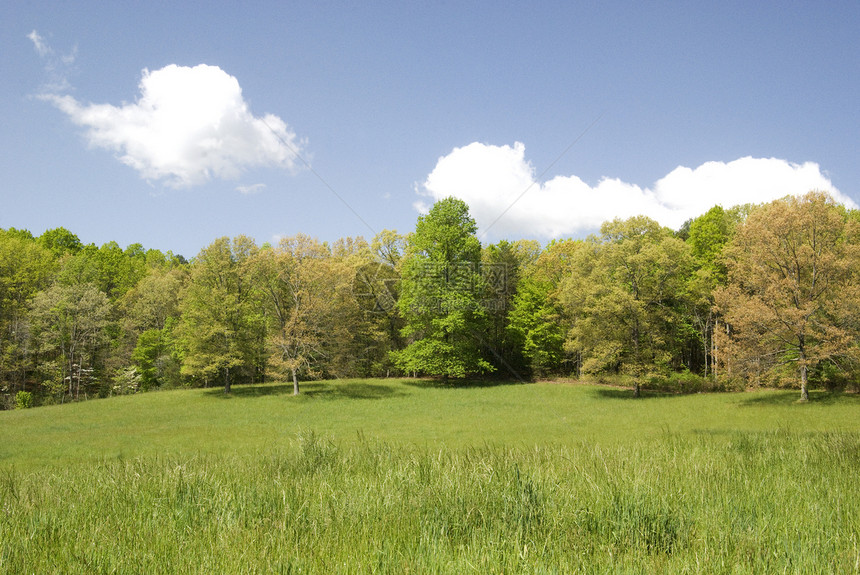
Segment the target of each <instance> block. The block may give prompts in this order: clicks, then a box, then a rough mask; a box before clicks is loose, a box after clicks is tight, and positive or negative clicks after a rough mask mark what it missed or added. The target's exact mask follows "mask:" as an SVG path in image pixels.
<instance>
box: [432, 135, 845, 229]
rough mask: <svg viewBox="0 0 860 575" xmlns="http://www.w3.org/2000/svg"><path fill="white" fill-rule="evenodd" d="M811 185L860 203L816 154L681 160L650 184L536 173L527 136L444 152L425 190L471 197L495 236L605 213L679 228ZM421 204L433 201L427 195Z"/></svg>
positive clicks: (591, 222)
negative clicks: (692, 164)
mask: <svg viewBox="0 0 860 575" xmlns="http://www.w3.org/2000/svg"><path fill="white" fill-rule="evenodd" d="M810 190H825V191H829V192H830V194H831V195H832V196H833V197H834V198H835V199H836V200H837V201H839V202H842V203H844V204H845V205H846V206H849V207H857V206H856V204H855V203H854V202H853V201H852V200H851V199H850V198H848V197H847V196H845V195H844V194H842V193H841V192H839V190H837V189H836V188H835V187H834V186H833V184H832V183H831V181H830V180H829V179H828V178H827V177H826V176H825V175H824V174H823V173H822V171H821V169H820V168H819V166H818V164H815V163H813V162H805V163H803V164H795V163H791V162H788V161H786V160H781V159H777V158H751V157H745V158H740V159H737V160H734V161H731V162H706V163H704V164H702V165H700V166H698V167H696V168H688V167H684V166H678V167H677V168H675V169H674V170H672V171H671V172H670V173H668V174H667V175H666V176H664V177H663V178H661V179H659V180H658V181H657V182H656V183H654V184H653V185H652V186H650V187H644V188H643V187H640V186H639V185H637V184H633V183H629V182H624V181H621V180H620V179H617V178H609V177H604V178H602V179H601V180H600V181H599V182H597V184H595V185H589V184H588V183H586V182H584V181H583V180H581V179H580V178H578V177H577V176H575V175H570V176H556V177H554V178H552V179H550V180H547V181H544V182H541V181H537V179H536V176H535V168H534V167H533V166H532V164H531V162H529V161H528V160H526V157H525V145H523V144H522V143H520V142H517V143H515V144H514V145H513V146H507V145H504V146H495V145H489V144H483V143H479V142H474V143H472V144H469V145H467V146H464V147H461V148H455V149H454V150H453V151H451V153H449V154H448V155H446V156H443V157H441V158H439V160H438V161H437V163H436V167H435V168H434V169H433V171H432V172H430V174H429V175H428V176H427V179H426V180H425V181H424V182H423V184H422V185H421V186H419V188H418V193H419V194H421V195H423V196H426V197H429V198H430V199H431V200H432V201H436V200H439V199H442V198H445V197H448V196H454V197H457V198H460V199H462V200H464V201H465V202H467V203H468V204H469V206H470V209H471V213H472V216H473V217H474V218H475V220H476V221H477V223H478V226H479V229H480V230H481V231H482V233H485V234H487V235H490V236H492V237H500V238H504V237H509V238H510V237H536V238H543V239H550V238H557V237H563V236H577V235H584V234H587V233H590V232H593V231H595V230H597V229H598V228H599V227H600V224H602V223H603V222H605V221H609V220H612V219H614V218H628V217H632V216H636V215H645V216H648V217H651V218H653V219H655V220H657V221H658V222H660V223H661V224H662V225H664V226H668V227H670V228H673V229H677V228H679V227H680V226H681V225H682V224H683V223H684V222H685V221H686V220H688V219H690V218H694V217H696V216H699V215H701V214H703V213H705V212H706V211H707V210H708V209H710V208H711V207H713V206H714V205H718V204H719V205H722V206H724V207H730V206H734V205H738V204H745V203H761V202H767V201H770V200H774V199H777V198H781V197H784V196H787V195H802V194H804V193H806V192H808V191H810ZM415 207H416V209H418V210H419V211H425V210H426V209H427V208H428V206H427V203H426V202H423V201H418V202H416V203H415Z"/></svg>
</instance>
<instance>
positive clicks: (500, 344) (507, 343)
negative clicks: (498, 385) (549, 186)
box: [481, 240, 541, 378]
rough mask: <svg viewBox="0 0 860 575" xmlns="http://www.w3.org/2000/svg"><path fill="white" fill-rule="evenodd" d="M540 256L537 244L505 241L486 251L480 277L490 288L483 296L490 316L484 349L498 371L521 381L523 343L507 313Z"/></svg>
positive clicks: (523, 357)
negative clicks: (526, 270) (525, 274)
mask: <svg viewBox="0 0 860 575" xmlns="http://www.w3.org/2000/svg"><path fill="white" fill-rule="evenodd" d="M540 252H541V248H540V243H538V242H537V241H534V240H517V241H514V242H509V241H507V240H502V241H500V242H498V243H496V244H492V245H489V246H487V247H486V248H484V250H483V252H482V257H481V259H482V262H481V266H482V269H481V275H482V276H483V279H484V280H485V283H486V284H487V293H486V295H484V296H483V299H484V301H485V303H486V305H484V308H485V309H486V312H487V325H488V328H487V333H486V336H485V344H484V345H485V347H486V348H488V349H489V350H490V353H491V358H492V359H491V361H492V363H493V364H494V367H495V369H496V370H504V371H507V372H509V373H510V375H512V376H513V377H516V378H520V377H521V374H523V373H525V371H527V369H528V366H527V361H526V359H525V356H524V355H523V348H522V345H521V342H520V341H519V339H518V338H517V336H516V334H515V333H513V332H511V331H510V330H509V329H508V327H509V316H508V313H509V312H510V310H511V309H512V308H513V305H514V301H515V297H516V296H517V293H518V290H519V288H520V284H521V283H522V281H523V274H524V271H525V269H526V268H527V267H528V266H530V265H532V264H533V263H534V261H535V260H536V259H537V257H538V255H539V254H540Z"/></svg>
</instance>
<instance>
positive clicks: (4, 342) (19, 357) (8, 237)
mask: <svg viewBox="0 0 860 575" xmlns="http://www.w3.org/2000/svg"><path fill="white" fill-rule="evenodd" d="M55 270H56V261H55V259H54V257H53V255H52V253H51V252H50V251H48V250H47V249H45V248H43V247H42V246H41V245H39V244H38V243H37V242H35V241H34V240H33V238H32V236H31V235H29V232H28V233H27V234H23V233H21V232H19V231H18V230H14V229H13V230H6V231H3V230H0V389H3V390H4V392H6V393H9V394H11V395H14V393H15V392H16V391H17V390H22V391H26V390H25V386H26V384H27V380H28V377H29V375H30V373H31V372H32V369H33V365H32V359H33V349H32V346H31V337H30V335H31V334H30V331H31V330H30V321H29V307H30V303H31V302H32V300H33V297H34V296H35V295H36V294H37V293H38V292H39V291H41V290H43V289H45V288H47V287H48V285H49V283H50V281H51V280H52V278H53V275H54V273H55Z"/></svg>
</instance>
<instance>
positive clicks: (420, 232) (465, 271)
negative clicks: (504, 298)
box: [392, 198, 493, 379]
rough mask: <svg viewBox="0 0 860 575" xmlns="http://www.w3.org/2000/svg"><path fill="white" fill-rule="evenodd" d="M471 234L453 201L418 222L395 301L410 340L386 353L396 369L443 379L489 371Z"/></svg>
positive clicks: (477, 248)
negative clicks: (484, 349) (395, 365)
mask: <svg viewBox="0 0 860 575" xmlns="http://www.w3.org/2000/svg"><path fill="white" fill-rule="evenodd" d="M476 231H477V226H476V224H475V220H473V219H472V217H471V216H470V215H469V208H468V206H467V205H466V203H465V202H463V201H462V200H459V199H456V198H447V199H444V200H440V201H438V202H436V204H434V205H433V207H432V208H431V209H430V211H429V213H428V214H427V215H424V216H420V217H419V218H418V223H417V225H416V228H415V233H413V234H412V235H411V236H410V239H409V249H408V253H407V256H406V259H405V262H404V265H403V279H402V283H401V286H402V288H401V294H400V300H399V302H398V305H399V309H400V313H401V314H402V315H403V317H404V319H405V321H406V326H405V327H404V329H403V335H404V337H406V338H408V339H410V340H411V341H410V343H409V344H408V345H407V346H406V348H404V349H403V350H401V351H398V352H393V354H392V357H393V358H394V361H395V363H396V364H397V365H398V366H399V367H400V368H401V369H402V370H404V371H406V372H410V373H424V374H429V375H441V376H443V377H445V378H446V379H447V378H448V377H465V376H466V375H468V374H474V373H482V372H487V371H492V370H493V366H492V365H491V364H490V363H489V362H488V361H487V360H486V359H485V357H484V356H483V354H482V344H481V339H482V337H483V334H485V333H486V330H487V313H486V310H485V309H484V295H485V294H486V286H485V284H484V281H483V279H482V277H481V273H480V270H481V267H480V266H481V244H480V242H479V241H478V238H477V236H476V235H475V234H476Z"/></svg>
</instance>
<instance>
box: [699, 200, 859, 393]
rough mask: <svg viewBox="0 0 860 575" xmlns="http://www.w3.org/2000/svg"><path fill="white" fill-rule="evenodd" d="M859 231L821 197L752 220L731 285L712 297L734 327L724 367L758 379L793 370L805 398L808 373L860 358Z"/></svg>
mask: <svg viewBox="0 0 860 575" xmlns="http://www.w3.org/2000/svg"><path fill="white" fill-rule="evenodd" d="M857 234H858V229H857V226H856V225H855V224H854V222H851V221H848V220H847V219H846V217H845V214H844V212H843V211H842V210H840V209H839V208H838V207H837V206H836V205H835V203H834V202H833V200H832V198H830V197H829V196H828V195H826V194H823V193H819V192H810V193H809V194H807V195H805V196H803V197H802V198H796V197H788V198H785V199H783V200H778V201H775V202H772V203H771V204H769V205H767V206H764V207H762V208H760V209H758V210H756V211H755V212H753V213H752V214H751V215H750V216H749V218H748V219H747V220H746V222H745V223H744V224H743V225H742V226H741V227H740V228H739V229H738V232H737V234H736V235H735V237H734V239H733V241H732V243H731V245H730V248H729V252H728V255H729V259H728V266H729V277H730V280H731V281H730V284H729V286H728V287H726V288H721V289H719V290H717V291H716V293H715V296H716V301H717V304H718V306H719V307H720V309H721V311H722V312H723V314H724V315H725V318H726V321H727V322H728V323H729V326H730V332H729V334H728V336H727V337H725V338H724V339H725V348H726V354H727V357H726V359H725V362H726V364H727V365H726V368H727V369H733V370H736V371H738V372H741V373H743V374H745V375H747V376H749V377H752V378H754V379H761V378H773V377H779V373H780V371H781V370H782V368H783V366H788V365H790V366H793V367H792V368H791V371H792V372H794V373H795V376H794V377H795V378H796V379H795V381H798V382H799V384H800V388H801V399H804V400H805V399H807V398H808V391H807V390H808V375H809V371H810V369H812V368H814V367H815V366H817V365H818V364H820V363H822V362H825V361H835V362H837V363H838V362H840V361H843V362H846V363H851V362H854V361H857V359H860V349H858V345H857V336H858V334H860V331H858V327H860V326H858V325H857V323H856V321H854V318H856V317H857V312H858V311H860V291H858V283H857V279H858V275H857V270H858V269H860V244H858V236H857Z"/></svg>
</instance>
